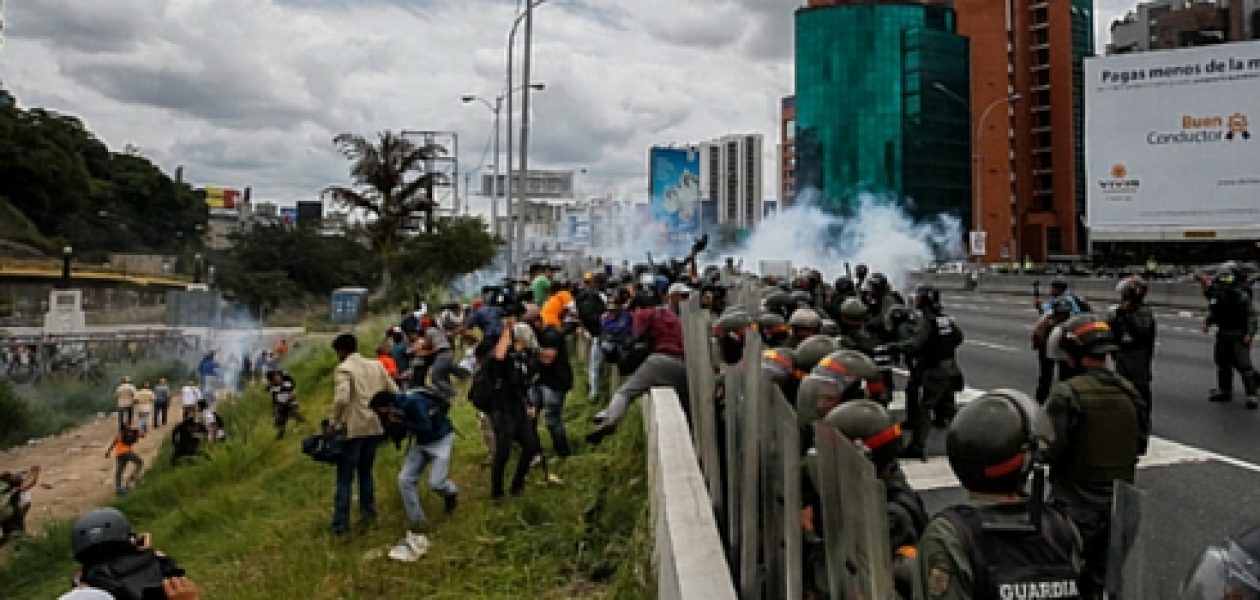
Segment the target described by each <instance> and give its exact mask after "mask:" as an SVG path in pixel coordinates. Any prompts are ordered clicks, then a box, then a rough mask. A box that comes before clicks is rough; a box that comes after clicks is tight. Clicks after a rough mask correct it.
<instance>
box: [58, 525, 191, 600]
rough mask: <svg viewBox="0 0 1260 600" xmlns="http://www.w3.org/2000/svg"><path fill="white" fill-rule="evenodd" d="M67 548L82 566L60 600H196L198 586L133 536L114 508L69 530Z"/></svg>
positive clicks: (143, 536)
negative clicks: (72, 587) (70, 588)
mask: <svg viewBox="0 0 1260 600" xmlns="http://www.w3.org/2000/svg"><path fill="white" fill-rule="evenodd" d="M70 548H71V549H72V550H73V551H74V559H75V560H76V561H78V562H79V565H80V566H81V567H82V568H81V570H80V571H79V573H78V574H77V575H76V577H75V585H76V587H75V589H73V590H71V591H69V592H66V593H65V594H62V595H61V597H60V599H59V600H90V599H97V600H99V599H102V598H104V599H108V598H113V599H114V600H148V599H155V598H165V599H167V600H197V599H198V598H200V597H201V595H200V592H198V590H197V586H196V584H194V583H193V582H192V580H190V579H188V578H187V577H186V576H185V573H184V570H183V569H181V568H180V567H179V565H177V564H175V561H174V560H173V559H171V557H169V556H166V555H165V554H162V553H161V552H158V551H156V550H154V549H153V546H152V541H151V539H150V536H149V534H147V533H145V534H140V535H134V534H132V532H131V523H129V522H128V521H127V517H126V515H124V514H122V512H120V511H119V510H118V509H116V508H97V509H93V510H90V511H88V512H86V513H84V514H83V515H81V516H80V517H79V518H78V519H76V520H75V522H74V525H73V526H72V527H71V528H70Z"/></svg>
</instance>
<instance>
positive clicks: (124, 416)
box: [114, 375, 136, 427]
mask: <svg viewBox="0 0 1260 600" xmlns="http://www.w3.org/2000/svg"><path fill="white" fill-rule="evenodd" d="M114 400H115V401H116V402H117V403H118V426H119V427H122V426H124V425H126V426H127V427H131V420H132V416H133V407H134V406H135V403H136V386H134V385H132V384H131V376H130V375H126V376H124V377H123V380H122V383H120V384H118V387H117V388H114Z"/></svg>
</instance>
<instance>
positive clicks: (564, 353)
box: [531, 326, 573, 458]
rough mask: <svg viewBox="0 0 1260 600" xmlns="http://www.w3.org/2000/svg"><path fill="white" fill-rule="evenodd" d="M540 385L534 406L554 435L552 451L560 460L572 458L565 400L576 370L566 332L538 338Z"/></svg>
mask: <svg viewBox="0 0 1260 600" xmlns="http://www.w3.org/2000/svg"><path fill="white" fill-rule="evenodd" d="M538 347H539V352H538V362H539V365H540V366H539V368H538V382H537V384H535V385H534V387H533V388H532V390H531V391H532V392H533V395H534V397H533V398H532V400H533V402H534V405H535V406H537V407H538V408H541V409H542V412H543V420H544V421H545V422H546V424H547V431H548V432H549V433H550V434H551V447H552V450H554V451H555V453H556V456H559V457H560V458H566V457H568V456H569V455H570V454H572V450H570V448H569V436H568V433H567V432H565V430H564V400H565V397H567V396H568V395H569V390H571V389H573V367H571V366H570V365H569V350H568V343H567V342H566V340H565V338H564V331H563V330H561V329H560V328H559V327H554V326H549V327H546V328H545V329H543V330H542V331H541V332H539V334H538Z"/></svg>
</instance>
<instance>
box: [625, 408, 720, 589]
mask: <svg viewBox="0 0 1260 600" xmlns="http://www.w3.org/2000/svg"><path fill="white" fill-rule="evenodd" d="M646 400H647V402H645V403H644V407H643V408H644V413H643V422H644V427H645V428H646V429H647V437H648V443H647V448H648V457H647V458H648V464H647V467H648V485H649V487H650V489H651V494H652V528H653V533H654V536H653V537H654V539H655V543H654V547H653V549H652V562H653V563H654V565H655V566H656V581H657V584H656V585H657V597H658V598H660V600H682V599H684V598H685V599H687V600H735V599H736V598H737V596H736V595H735V584H734V582H733V581H732V580H731V570H730V567H729V566H728V565H727V562H726V553H725V551H724V550H723V548H722V540H721V538H720V537H719V535H718V529H717V522H716V520H715V519H714V516H713V503H712V502H711V501H710V499H709V493H708V491H707V490H706V489H705V485H704V476H703V475H701V473H700V466H699V463H698V462H697V460H696V453H695V450H694V449H693V448H692V445H691V433H690V432H689V431H688V430H687V419H686V417H685V416H684V415H683V411H682V405H681V404H680V403H679V400H678V394H677V393H676V392H674V390H673V389H671V388H654V389H652V392H651V393H650V394H649V395H648V397H647V398H646Z"/></svg>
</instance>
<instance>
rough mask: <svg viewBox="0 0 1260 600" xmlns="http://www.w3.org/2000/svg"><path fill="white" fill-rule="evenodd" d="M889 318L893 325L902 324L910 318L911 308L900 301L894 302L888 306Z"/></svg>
mask: <svg viewBox="0 0 1260 600" xmlns="http://www.w3.org/2000/svg"><path fill="white" fill-rule="evenodd" d="M888 320H889V321H891V322H892V324H893V326H894V327H895V326H897V325H900V324H902V323H905V322H906V321H909V320H910V308H909V307H908V306H906V305H905V304H902V303H900V302H898V303H896V304H893V305H892V306H891V307H889V308H888Z"/></svg>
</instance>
